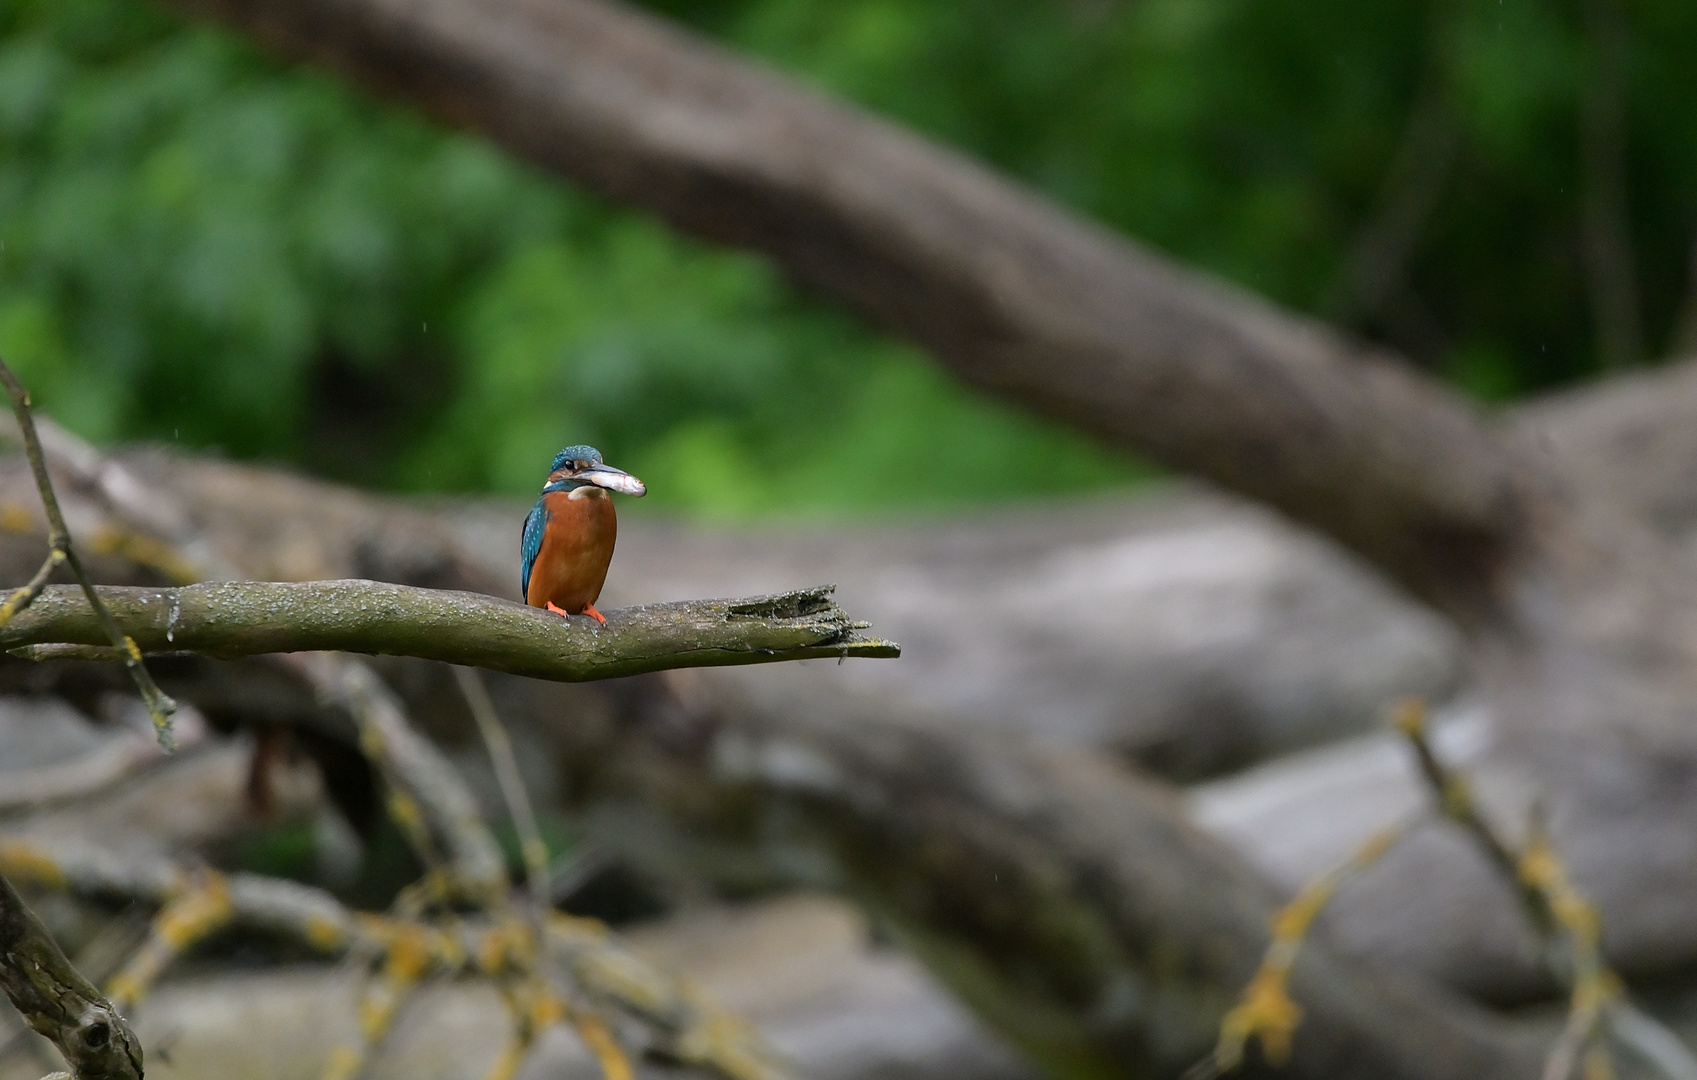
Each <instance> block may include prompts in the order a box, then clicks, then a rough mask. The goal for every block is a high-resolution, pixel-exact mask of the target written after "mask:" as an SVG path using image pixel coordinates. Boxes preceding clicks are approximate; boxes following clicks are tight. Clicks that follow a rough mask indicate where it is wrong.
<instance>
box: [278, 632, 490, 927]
mask: <svg viewBox="0 0 1697 1080" xmlns="http://www.w3.org/2000/svg"><path fill="white" fill-rule="evenodd" d="M288 659H289V661H290V662H291V663H292V664H294V665H295V666H296V667H297V668H299V669H301V670H302V672H303V673H304V674H306V675H307V677H308V679H309V680H310V681H311V682H312V684H313V685H314V686H315V687H317V689H318V692H319V693H320V694H321V695H323V696H324V697H325V698H326V699H327V700H326V703H327V704H334V705H337V706H340V707H341V708H343V709H345V710H346V711H347V713H348V715H350V716H351V717H353V720H354V726H355V727H356V728H357V729H358V731H359V746H360V750H361V751H363V752H364V754H365V756H366V758H367V760H369V761H370V762H371V763H372V765H374V766H375V767H376V768H377V770H378V771H379V772H380V773H381V774H382V776H383V783H384V787H385V788H387V790H388V806H389V816H390V817H391V818H393V819H394V821H395V823H396V824H397V825H399V826H400V828H401V830H402V832H403V833H404V834H405V835H406V836H407V838H408V839H409V841H411V842H412V844H413V848H414V850H415V851H417V852H418V855H419V857H420V859H421V861H422V862H423V863H424V865H425V866H426V867H427V868H429V869H430V870H432V871H433V872H434V871H439V872H440V873H442V874H444V875H445V877H444V878H443V879H442V880H438V881H434V882H431V883H430V885H431V887H432V888H436V889H439V890H441V891H442V892H443V893H444V895H445V896H446V897H447V898H450V899H465V900H469V901H471V902H473V903H476V904H479V905H480V906H484V907H489V906H493V905H495V904H497V902H499V901H500V900H501V899H502V898H503V897H504V896H505V895H506V889H507V868H506V864H505V862H504V860H503V859H502V857H501V849H500V847H499V846H498V845H497V844H496V843H495V838H494V836H492V835H491V834H490V832H489V829H488V827H487V826H486V825H484V823H483V819H482V817H480V816H479V814H478V810H477V801H476V800H475V799H474V798H473V797H472V794H471V792H470V791H469V790H468V789H467V788H466V786H465V781H463V780H461V779H460V776H459V774H458V773H456V772H455V771H454V767H453V766H452V765H451V764H449V762H448V759H447V758H445V757H443V756H442V752H441V751H440V750H438V749H436V747H435V745H434V744H432V743H431V742H430V740H428V739H426V738H424V736H422V735H420V734H419V733H418V732H417V731H416V730H414V728H413V726H412V725H411V724H410V723H409V722H408V721H407V717H406V713H405V711H404V710H403V709H402V707H401V704H400V702H399V701H397V700H396V699H395V695H394V694H392V693H391V692H390V691H389V688H388V687H387V686H385V685H384V683H383V680H382V679H380V678H378V677H377V673H376V672H374V671H372V670H371V668H370V666H369V665H367V664H364V663H362V662H360V661H359V660H356V659H354V658H352V657H345V656H340V655H337V654H334V653H313V654H307V655H302V656H292V657H289V658H288Z"/></svg>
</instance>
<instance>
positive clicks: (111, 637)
mask: <svg viewBox="0 0 1697 1080" xmlns="http://www.w3.org/2000/svg"><path fill="white" fill-rule="evenodd" d="M0 384H4V385H5V387H6V393H7V394H8V395H9V396H10V397H11V399H12V412H13V414H14V415H15V416H16V417H17V419H18V432H19V434H20V436H21V437H22V438H23V443H24V454H25V455H26V456H27V457H28V458H29V467H30V471H31V472H33V473H34V474H35V486H36V490H37V491H39V492H40V493H41V506H42V509H43V510H44V511H45V512H46V514H47V535H48V540H47V543H48V547H49V548H50V549H51V550H50V551H49V553H48V556H47V561H46V562H44V563H42V565H41V569H40V570H38V571H36V574H35V577H33V578H31V579H30V582H29V584H27V585H25V586H24V587H23V588H21V589H19V590H17V591H16V592H14V593H13V594H12V595H11V597H10V598H8V599H7V601H6V602H5V604H4V605H0V626H3V625H5V623H6V622H7V621H8V620H10V619H12V618H14V617H16V615H17V614H18V613H19V612H21V611H23V610H24V609H26V608H27V607H29V606H30V605H31V604H32V603H33V602H34V601H35V600H36V599H37V597H39V596H40V594H41V591H42V589H43V587H44V586H45V585H46V584H47V577H48V575H49V574H51V573H52V572H53V569H54V567H56V566H57V565H58V564H59V563H60V562H64V563H65V564H66V565H67V566H69V567H70V568H71V573H72V574H74V575H76V579H77V584H78V586H80V587H81V589H82V591H83V595H84V596H86V597H87V598H88V603H89V605H90V607H91V608H92V610H93V612H94V614H95V616H96V618H97V619H98V620H99V622H100V627H101V629H102V630H103V631H104V637H105V640H106V641H109V642H111V644H112V647H113V649H115V650H116V652H117V659H120V660H122V661H123V663H124V666H125V667H127V668H129V671H130V677H131V678H132V679H134V680H135V684H136V689H138V690H140V691H141V697H142V700H143V701H145V702H146V703H147V711H148V714H149V715H151V716H152V717H153V727H154V730H155V732H156V733H157V735H158V738H159V745H160V746H163V747H164V748H165V749H166V750H171V749H173V748H174V747H175V745H176V743H175V739H174V737H173V736H172V734H171V714H172V713H174V712H176V711H177V703H176V702H174V701H172V700H171V699H170V698H169V697H167V696H166V695H165V693H164V692H163V691H162V690H160V689H159V687H158V685H157V684H156V683H154V681H153V676H152V675H150V674H148V671H147V665H146V664H144V663H142V659H141V653H140V652H139V651H138V650H137V649H136V647H135V643H134V642H132V641H130V640H129V639H128V638H126V637H125V636H124V635H123V632H122V631H120V630H119V629H118V624H117V623H116V622H114V621H113V620H112V616H111V614H110V613H108V612H107V610H106V608H105V607H104V606H103V605H102V604H101V602H100V597H99V596H97V595H95V592H94V583H93V582H92V581H90V580H89V577H88V573H87V572H86V571H84V570H83V567H82V562H81V560H79V559H78V558H77V553H76V551H75V550H74V549H73V548H72V547H71V531H70V530H69V529H67V528H66V527H65V516H64V515H63V514H61V513H60V512H59V499H58V497H57V496H55V495H54V493H53V479H52V477H50V476H48V474H47V461H46V459H45V458H44V457H43V456H42V452H41V437H40V436H39V435H38V434H37V433H36V430H35V417H34V416H33V415H32V414H31V412H30V400H29V391H28V390H26V389H25V388H24V384H23V383H21V382H19V381H18V377H17V376H16V375H14V374H12V369H11V368H9V367H7V366H6V363H5V361H3V360H0Z"/></svg>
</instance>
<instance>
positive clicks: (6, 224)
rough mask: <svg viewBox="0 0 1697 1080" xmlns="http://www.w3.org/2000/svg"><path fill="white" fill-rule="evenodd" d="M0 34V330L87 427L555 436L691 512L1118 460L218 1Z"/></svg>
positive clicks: (444, 457)
mask: <svg viewBox="0 0 1697 1080" xmlns="http://www.w3.org/2000/svg"><path fill="white" fill-rule="evenodd" d="M0 31H3V34H4V36H3V38H0V149H3V154H0V243H3V245H4V246H3V249H0V349H3V350H4V351H5V354H6V355H7V356H8V357H9V358H11V359H12V360H13V361H14V362H15V363H16V365H17V366H18V368H19V369H20V371H21V372H22V373H23V374H24V377H25V378H26V379H27V380H28V381H29V382H30V385H31V386H32V387H34V388H35V392H36V396H37V398H38V400H40V401H41V402H42V403H43V405H44V406H45V407H46V408H48V409H49V410H51V411H52V412H53V413H55V414H56V415H57V416H59V417H60V418H61V419H62V420H64V421H65V422H67V423H68V424H70V425H71V426H72V427H74V428H76V429H78V430H79V431H81V432H83V433H84V434H86V435H88V436H90V437H92V438H95V439H98V440H113V439H120V438H155V439H179V440H181V441H182V442H183V443H185V444H189V445H196V446H211V447H219V448H222V449H223V450H224V451H226V452H228V453H230V454H233V455H237V456H243V457H269V458H283V459H289V460H293V461H296V462H298V463H300V464H303V465H304V466H306V467H308V468H311V469H314V470H316V471H319V472H324V473H328V474H330V475H333V476H339V477H343V478H349V479H354V480H358V481H364V482H370V483H378V484H383V485H387V486H393V487H398V488H402V489H410V490H498V491H507V492H530V491H532V490H534V489H535V487H536V485H537V484H538V483H539V481H540V477H541V475H542V473H543V471H545V469H546V466H547V462H548V460H549V459H550V457H551V456H552V454H553V452H554V451H555V450H557V449H558V448H559V447H560V446H561V445H563V444H567V443H572V442H580V441H589V442H592V443H594V444H596V445H599V446H601V447H602V448H603V449H604V450H605V452H606V453H607V454H608V455H609V458H610V459H612V460H614V461H617V462H619V463H621V464H624V465H627V466H628V467H630V468H631V469H633V470H634V471H637V472H638V473H639V474H640V475H645V476H648V477H649V479H650V483H651V486H652V487H653V490H654V493H655V495H654V498H653V499H651V500H650V502H651V503H652V504H658V505H660V506H662V507H664V506H671V507H673V508H678V509H687V510H692V511H697V512H700V513H703V514H708V515H713V516H727V515H731V516H735V515H740V514H750V513H772V512H790V511H797V510H799V511H807V510H831V509H834V508H844V509H847V508H859V507H878V506H900V505H911V504H929V503H938V502H944V503H946V502H950V501H960V500H967V499H982V498H991V497H996V496H998V495H1001V494H1004V493H1006V492H1007V491H1008V489H1009V488H1010V486H1011V484H1012V483H1013V481H1012V479H1011V478H1010V477H1009V476H1008V474H1007V471H1006V469H1005V468H1002V467H1000V466H998V465H996V464H994V463H996V462H998V461H1011V460H1030V459H1031V458H1032V457H1033V456H1034V455H1044V454H1047V455H1052V456H1053V457H1054V458H1055V459H1056V464H1055V468H1056V474H1057V475H1058V476H1059V477H1060V478H1061V486H1063V487H1068V486H1071V487H1086V486H1093V485H1099V484H1103V483H1116V482H1123V481H1125V480H1126V479H1128V478H1130V477H1133V476H1135V475H1136V470H1135V469H1134V468H1133V467H1132V466H1131V465H1129V464H1128V463H1125V462H1123V461H1120V460H1118V459H1116V458H1113V457H1111V456H1109V455H1107V454H1105V453H1103V452H1101V451H1099V450H1097V449H1094V448H1092V447H1090V446H1089V445H1087V444H1085V443H1084V442H1083V441H1082V440H1079V439H1075V438H1072V437H1070V436H1068V435H1066V434H1064V433H1057V432H1055V431H1053V430H1051V429H1049V428H1047V427H1044V426H1042V425H1039V424H1036V423H1034V422H1031V421H1027V420H1024V419H1019V418H1014V417H1012V416H1010V415H1008V414H1007V413H1006V412H1005V410H1003V409H1001V408H999V407H996V406H992V405H989V404H986V403H983V402H980V401H978V400H976V399H974V398H972V397H970V396H968V395H967V394H965V393H964V392H962V391H961V390H959V389H957V388H955V387H953V386H952V385H950V384H948V383H947V382H946V381H945V380H944V379H942V378H941V377H940V376H938V375H936V374H935V373H933V372H932V371H931V370H930V369H929V367H928V366H927V364H926V362H925V361H924V360H923V358H921V357H919V356H917V355H916V354H915V353H914V352H913V351H912V350H910V349H907V348H905V347H902V346H898V345H894V344H891V343H890V342H888V341H886V340H883V339H880V338H878V337H877V336H875V335H873V334H870V333H868V332H867V331H865V330H863V329H861V328H859V327H856V326H854V325H853V324H851V323H849V322H848V321H846V320H844V319H843V318H841V317H840V316H837V315H835V314H832V313H830V312H828V311H825V310H822V309H821V308H820V307H819V306H818V305H817V304H815V303H811V302H808V301H805V300H803V299H801V298H799V297H797V296H796V295H795V294H794V293H793V292H792V291H791V290H790V289H789V288H788V287H787V286H786V285H785V284H784V283H783V282H782V281H780V280H779V279H778V278H777V277H776V276H775V275H774V274H773V273H772V272H771V270H770V269H768V268H767V267H766V266H765V265H763V264H762V263H760V262H758V261H757V260H754V259H751V258H749V257H746V256H742V255H738V254H734V253H726V252H717V251H709V250H707V249H705V248H703V247H701V246H700V245H696V244H693V243H690V242H688V241H685V240H682V239H680V238H677V237H675V236H672V235H670V234H669V233H668V232H666V231H665V230H664V229H662V228H660V227H658V226H657V225H655V224H653V223H651V222H649V221H647V220H644V219H640V218H637V217H635V216H633V215H630V214H628V213H623V212H620V211H616V210H613V209H611V208H608V207H605V206H603V205H600V204H598V203H596V202H594V201H593V200H590V199H588V198H586V197H583V196H581V195H579V194H577V193H574V192H571V191H569V190H566V189H565V188H563V187H562V186H560V185H557V184H555V183H553V182H551V181H548V180H545V179H543V178H540V177H537V176H535V175H533V174H532V173H530V172H529V171H527V170H526V169H524V168H522V167H519V166H517V165H515V164H513V163H512V162H510V161H508V160H506V159H504V158H503V157H502V156H501V155H500V154H499V153H497V152H495V151H493V150H491V149H490V148H488V147H487V146H485V145H483V144H481V143H479V142H477V141H475V140H473V139H469V138H466V137H463V136H458V135H453V134H449V133H443V132H440V131H436V130H433V129H431V128H430V127H429V126H427V125H426V124H424V123H423V122H421V121H419V120H416V119H414V118H413V117H411V116H409V115H407V114H405V113H404V112H402V111H400V110H396V109H391V108H387V107H382V106H378V105H376V104H373V103H371V102H369V101H366V100H364V99H362V98H360V97H359V96H358V95H356V94H353V93H351V92H349V91H346V90H344V89H343V88H341V87H339V86H338V85H336V84H335V83H333V82H332V81H330V80H328V79H326V78H323V77H321V76H318V75H315V74H312V73H305V72H298V71H289V70H283V69H281V68H279V67H277V66H274V65H272V64H269V63H268V62H266V61H264V60H263V59H261V58H259V57H258V56H256V55H255V54H253V53H252V52H251V51H250V50H248V49H247V48H246V47H245V46H244V45H243V44H242V43H240V42H237V41H235V40H233V39H231V38H229V37H228V36H227V35H224V34H222V33H220V32H217V31H213V30H210V29H206V28H198V27H184V26H182V25H180V24H178V23H176V22H174V21H171V20H169V19H166V18H164V17H162V16H160V15H157V14H155V13H153V12H152V11H151V10H150V9H148V8H146V7H143V6H141V5H139V4H137V3H134V2H132V0H36V2H32V0H10V2H4V3H0ZM963 462H964V464H963ZM872 464H875V465H876V466H877V468H869V465H872Z"/></svg>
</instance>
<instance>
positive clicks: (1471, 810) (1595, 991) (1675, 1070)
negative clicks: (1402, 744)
mask: <svg viewBox="0 0 1697 1080" xmlns="http://www.w3.org/2000/svg"><path fill="white" fill-rule="evenodd" d="M1395 723H1396V727H1397V729H1398V730H1399V731H1401V732H1402V734H1403V735H1404V736H1406V737H1407V739H1408V741H1409V743H1410V745H1411V746H1412V747H1413V748H1414V752H1415V755H1416V757H1417V759H1418V760H1419V763H1420V771H1421V774H1422V775H1423V776H1424V777H1425V778H1426V781H1427V783H1428V784H1429V785H1430V786H1431V788H1432V790H1433V793H1434V794H1435V795H1436V796H1437V798H1438V802H1439V805H1440V807H1441V809H1442V810H1443V813H1444V815H1445V816H1446V817H1448V818H1450V820H1452V821H1454V822H1456V823H1457V824H1459V825H1461V826H1462V827H1463V828H1465V829H1466V830H1467V831H1468V832H1469V833H1471V834H1472V835H1473V837H1474V838H1475V839H1476V840H1477V841H1478V842H1479V844H1480V846H1481V847H1482V848H1483V849H1484V851H1485V853H1486V855H1487V856H1488V857H1489V858H1490V860H1491V862H1492V863H1493V864H1495V865H1496V867H1497V869H1498V870H1499V871H1500V872H1501V873H1502V874H1503V875H1504V876H1505V877H1506V878H1507V879H1508V880H1509V881H1510V882H1511V883H1513V885H1514V886H1515V889H1516V892H1517V894H1518V896H1519V898H1520V901H1521V908H1522V909H1523V910H1524V911H1525V913H1526V916H1527V920H1528V921H1529V922H1530V923H1531V924H1532V926H1533V929H1534V930H1535V931H1536V932H1537V934H1538V936H1539V938H1540V939H1541V940H1542V941H1543V943H1544V958H1545V962H1546V964H1547V965H1548V966H1549V969H1550V972H1551V974H1552V975H1554V976H1555V978H1556V979H1557V980H1558V981H1559V982H1561V983H1562V984H1564V985H1566V986H1567V987H1568V988H1569V1005H1568V1017H1567V1022H1566V1024H1565V1025H1564V1027H1563V1029H1562V1034H1561V1036H1560V1037H1559V1038H1558V1039H1557V1040H1556V1042H1555V1044H1554V1045H1553V1046H1552V1047H1551V1049H1550V1053H1549V1056H1548V1057H1547V1058H1546V1059H1545V1066H1544V1077H1545V1080H1565V1078H1566V1077H1567V1076H1569V1075H1571V1074H1572V1072H1573V1069H1574V1067H1575V1065H1577V1064H1578V1063H1579V1062H1580V1060H1581V1059H1583V1060H1584V1069H1585V1075H1586V1076H1587V1077H1588V1078H1590V1077H1606V1076H1612V1075H1613V1064H1612V1062H1611V1061H1610V1058H1609V1052H1608V1044H1607V1041H1606V1040H1605V1039H1604V1038H1603V1034H1604V1033H1605V1029H1606V1030H1607V1031H1608V1032H1611V1033H1613V1034H1614V1035H1616V1037H1618V1038H1620V1039H1621V1040H1622V1041H1623V1042H1626V1043H1627V1044H1628V1045H1631V1046H1632V1047H1633V1048H1634V1049H1636V1050H1638V1052H1639V1054H1640V1056H1641V1057H1642V1058H1643V1059H1644V1060H1645V1062H1646V1063H1648V1064H1650V1065H1652V1066H1654V1067H1655V1068H1656V1069H1657V1070H1658V1071H1660V1072H1661V1073H1662V1074H1663V1075H1666V1076H1668V1077H1672V1078H1675V1080H1692V1078H1693V1077H1697V1059H1693V1058H1692V1055H1691V1053H1690V1051H1688V1050H1687V1049H1686V1048H1685V1045H1684V1044H1683V1043H1682V1042H1680V1040H1679V1038H1678V1037H1677V1036H1675V1035H1674V1034H1673V1033H1672V1032H1671V1031H1668V1030H1667V1028H1665V1027H1663V1026H1662V1025H1661V1024H1660V1023H1658V1022H1657V1021H1656V1020H1654V1019H1652V1018H1651V1017H1649V1016H1647V1015H1646V1014H1644V1013H1643V1012H1642V1011H1640V1010H1638V1009H1637V1008H1635V1007H1633V1006H1632V1005H1631V1003H1630V1002H1628V1001H1627V1000H1626V997H1625V991H1624V987H1623V984H1622V982H1621V980H1620V978H1619V976H1617V975H1616V974H1615V973H1614V972H1613V971H1611V970H1610V969H1609V967H1608V965H1607V963H1606V962H1605V961H1604V959H1603V955H1602V921H1601V919H1600V917H1599V916H1598V914H1597V909H1596V907H1595V906H1594V905H1592V904H1591V902H1590V901H1588V900H1586V899H1585V897H1584V896H1582V895H1581V894H1580V893H1579V891H1578V889H1576V888H1575V887H1574V885H1573V882H1572V879H1571V876H1570V875H1569V873H1568V869H1567V864H1566V863H1565V862H1563V861H1562V859H1561V856H1560V855H1559V854H1558V853H1557V852H1556V849H1555V846H1554V845H1553V844H1552V843H1551V842H1550V838H1549V835H1548V834H1547V833H1546V832H1545V830H1544V828H1543V827H1542V824H1541V822H1539V821H1538V820H1536V819H1534V821H1533V828H1532V829H1531V831H1530V834H1529V836H1528V838H1527V842H1526V845H1525V847H1524V849H1522V850H1521V851H1519V852H1516V851H1514V849H1513V848H1512V847H1511V846H1510V845H1509V844H1508V843H1507V842H1506V841H1504V840H1503V839H1502V838H1501V837H1500V836H1498V834H1497V831H1496V829H1495V828H1494V827H1493V826H1492V825H1491V824H1490V822H1488V821H1486V820H1485V818H1484V816H1483V815H1481V814H1480V813H1479V810H1478V807H1477V805H1476V804H1475V801H1474V799H1473V795H1472V788H1471V785H1470V784H1469V783H1468V779H1467V777H1466V775H1465V774H1464V773H1462V772H1461V771H1460V770H1457V769H1452V768H1450V767H1449V766H1447V765H1445V764H1444V763H1443V762H1442V761H1441V760H1440V759H1439V758H1438V756H1437V754H1436V753H1435V752H1434V750H1433V749H1432V745H1431V741H1430V739H1429V738H1428V733H1427V730H1426V706H1425V703H1424V702H1423V701H1421V700H1419V699H1409V700H1407V701H1404V702H1402V703H1401V704H1399V705H1398V706H1397V709H1396V713H1395ZM1558 942H1561V943H1563V944H1565V945H1566V947H1567V949H1566V955H1565V958H1564V957H1563V956H1562V955H1561V954H1559V953H1558V951H1557V949H1556V947H1555V946H1556V944H1557V943H1558Z"/></svg>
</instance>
